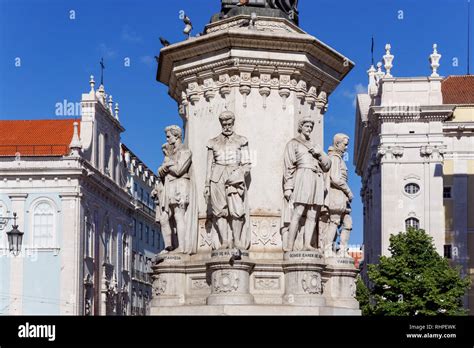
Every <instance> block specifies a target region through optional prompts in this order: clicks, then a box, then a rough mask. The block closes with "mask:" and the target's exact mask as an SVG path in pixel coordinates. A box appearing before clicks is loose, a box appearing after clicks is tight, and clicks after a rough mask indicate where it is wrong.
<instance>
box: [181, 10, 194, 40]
mask: <svg viewBox="0 0 474 348" xmlns="http://www.w3.org/2000/svg"><path fill="white" fill-rule="evenodd" d="M183 22H184V24H185V26H184V30H183V33H184V35H186V39H189V36H190V35H191V31H192V30H193V23H191V19H190V18H189V17H188V16H187V15H186V13H184V14H183Z"/></svg>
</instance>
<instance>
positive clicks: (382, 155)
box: [377, 145, 405, 159]
mask: <svg viewBox="0 0 474 348" xmlns="http://www.w3.org/2000/svg"><path fill="white" fill-rule="evenodd" d="M404 152H405V149H404V148H403V147H401V146H386V145H380V146H379V147H378V150H377V157H378V158H379V159H388V158H387V156H388V155H391V156H390V157H391V159H399V158H401V157H403V154H404Z"/></svg>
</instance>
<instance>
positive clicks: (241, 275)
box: [151, 250, 360, 316]
mask: <svg viewBox="0 0 474 348" xmlns="http://www.w3.org/2000/svg"><path fill="white" fill-rule="evenodd" d="M233 255H237V253H235V251H232V250H216V251H212V252H209V253H203V254H197V255H192V256H190V257H189V256H186V255H185V256H184V257H183V258H182V259H180V258H176V257H175V255H173V254H167V255H166V256H165V257H164V260H163V261H162V262H160V263H158V264H156V265H155V266H153V270H154V273H155V274H154V284H153V288H154V296H153V301H152V308H151V315H164V316H174V315H179V316H181V315H196V316H202V315H295V316H301V315H308V316H314V315H360V310H359V305H358V303H357V301H356V300H355V299H354V297H351V295H354V293H353V291H355V277H356V275H357V273H358V271H357V270H356V269H355V267H354V262H353V260H352V259H344V258H342V259H341V258H334V259H333V258H328V259H324V258H323V257H322V256H321V254H320V253H319V252H313V251H309V252H308V251H300V252H291V253H283V252H280V253H272V256H273V257H272V258H270V257H268V254H267V253H263V252H247V251H242V254H241V255H240V260H239V259H238V257H234V259H235V260H233V262H232V261H231V258H232V256H233ZM186 259H187V261H185V260H186ZM352 284H353V285H352Z"/></svg>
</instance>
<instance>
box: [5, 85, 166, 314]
mask: <svg viewBox="0 0 474 348" xmlns="http://www.w3.org/2000/svg"><path fill="white" fill-rule="evenodd" d="M90 84H91V90H90V92H89V93H85V94H83V95H82V102H81V109H82V111H81V118H80V119H77V120H74V119H69V120H65V119H62V120H39V121H0V133H1V134H2V140H0V314H10V315H16V314H24V315H50V314H52V315H55V314H58V315H59V314H60V315H68V314H69V315H132V314H134V315H144V314H146V313H147V311H148V310H147V307H148V300H147V299H150V298H151V281H150V279H149V277H148V274H147V271H148V269H147V266H146V259H147V258H148V259H151V258H153V256H154V255H155V254H156V253H157V252H158V251H159V250H160V248H161V244H162V242H161V236H160V232H159V231H160V229H159V225H157V224H156V223H155V214H154V211H153V209H154V203H153V202H152V201H150V200H149V199H148V200H145V198H146V197H149V195H150V192H151V190H152V189H153V187H154V185H155V180H157V178H156V177H155V175H154V174H153V172H152V171H150V170H149V169H148V168H147V167H146V166H145V165H144V164H143V163H142V162H141V161H140V160H139V159H138V158H137V157H136V156H135V155H133V154H132V153H131V151H130V150H129V149H128V148H127V147H125V146H124V145H123V144H121V138H120V134H121V133H122V132H123V131H124V128H123V127H122V126H121V124H120V121H119V119H118V116H119V110H118V105H115V108H113V102H112V98H111V97H109V98H107V95H106V94H105V90H104V87H103V86H100V88H99V89H98V90H95V88H94V81H93V79H91V81H90ZM79 134H80V135H79ZM134 186H135V187H137V189H138V190H139V191H140V192H143V194H142V195H141V196H140V197H137V196H136V192H134V190H133V188H134ZM14 212H15V213H17V214H18V221H17V223H18V225H19V229H20V230H21V231H22V232H24V239H23V244H22V250H21V253H20V255H18V256H17V257H14V256H13V255H11V254H10V253H9V250H8V242H7V238H6V233H5V232H6V231H8V230H10V229H11V228H12V227H11V226H12V221H10V220H5V219H2V218H4V217H7V216H11V215H12V214H13V213H14ZM137 226H144V227H143V230H144V231H146V230H148V231H150V232H149V235H148V238H144V236H143V237H142V238H140V234H139V233H137V231H138V227H137ZM152 231H153V233H152ZM134 255H140V256H141V257H139V258H138V259H139V260H142V261H141V263H140V261H137V262H136V264H134V263H133V261H134V259H133V257H134ZM137 269H140V272H141V273H137ZM142 273H143V274H142ZM140 294H141V296H140Z"/></svg>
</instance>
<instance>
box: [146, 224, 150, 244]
mask: <svg viewBox="0 0 474 348" xmlns="http://www.w3.org/2000/svg"><path fill="white" fill-rule="evenodd" d="M145 241H146V242H147V243H150V228H149V227H148V226H145Z"/></svg>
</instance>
